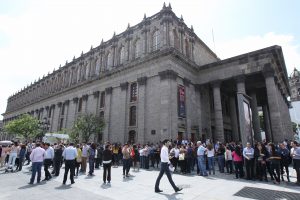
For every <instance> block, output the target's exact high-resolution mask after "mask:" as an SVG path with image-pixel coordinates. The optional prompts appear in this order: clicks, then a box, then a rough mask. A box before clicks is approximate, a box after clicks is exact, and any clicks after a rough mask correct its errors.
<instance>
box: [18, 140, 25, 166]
mask: <svg viewBox="0 0 300 200" xmlns="http://www.w3.org/2000/svg"><path fill="white" fill-rule="evenodd" d="M25 155H26V146H25V144H22V145H21V149H20V153H19V166H18V167H17V169H18V171H21V170H22V167H23V163H24V158H25Z"/></svg>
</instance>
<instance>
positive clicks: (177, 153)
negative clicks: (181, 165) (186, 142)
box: [174, 149, 180, 158]
mask: <svg viewBox="0 0 300 200" xmlns="http://www.w3.org/2000/svg"><path fill="white" fill-rule="evenodd" d="M179 152H180V151H179V149H174V153H175V158H178V157H179Z"/></svg>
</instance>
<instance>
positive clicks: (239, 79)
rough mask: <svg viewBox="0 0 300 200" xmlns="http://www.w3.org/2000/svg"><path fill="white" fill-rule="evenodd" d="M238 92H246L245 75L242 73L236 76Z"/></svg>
mask: <svg viewBox="0 0 300 200" xmlns="http://www.w3.org/2000/svg"><path fill="white" fill-rule="evenodd" d="M235 80H236V89H237V92H239V93H243V94H246V87H245V76H244V75H241V76H238V77H236V78H235Z"/></svg>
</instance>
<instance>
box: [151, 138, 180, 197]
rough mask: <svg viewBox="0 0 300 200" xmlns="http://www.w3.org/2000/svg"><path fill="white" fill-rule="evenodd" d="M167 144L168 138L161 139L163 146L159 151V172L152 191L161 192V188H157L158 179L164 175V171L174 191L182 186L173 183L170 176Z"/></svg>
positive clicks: (168, 144)
mask: <svg viewBox="0 0 300 200" xmlns="http://www.w3.org/2000/svg"><path fill="white" fill-rule="evenodd" d="M169 146H170V142H169V140H167V139H166V140H164V141H163V147H162V148H161V152H160V159H161V167H160V172H159V175H158V177H157V179H156V183H155V188H154V191H155V192H162V190H160V189H159V182H160V179H161V178H162V176H163V175H164V173H166V175H167V177H168V180H169V182H170V184H171V185H172V187H173V189H174V190H175V192H178V191H181V190H182V188H179V187H177V186H176V185H175V183H174V182H173V180H172V176H171V173H170V170H169V164H170V160H169Z"/></svg>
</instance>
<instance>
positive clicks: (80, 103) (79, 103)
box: [77, 98, 82, 112]
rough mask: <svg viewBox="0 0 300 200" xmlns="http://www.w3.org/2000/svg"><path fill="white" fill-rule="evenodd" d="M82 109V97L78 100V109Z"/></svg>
mask: <svg viewBox="0 0 300 200" xmlns="http://www.w3.org/2000/svg"><path fill="white" fill-rule="evenodd" d="M81 110H82V98H80V99H79V101H78V109H77V111H78V112H81Z"/></svg>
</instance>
